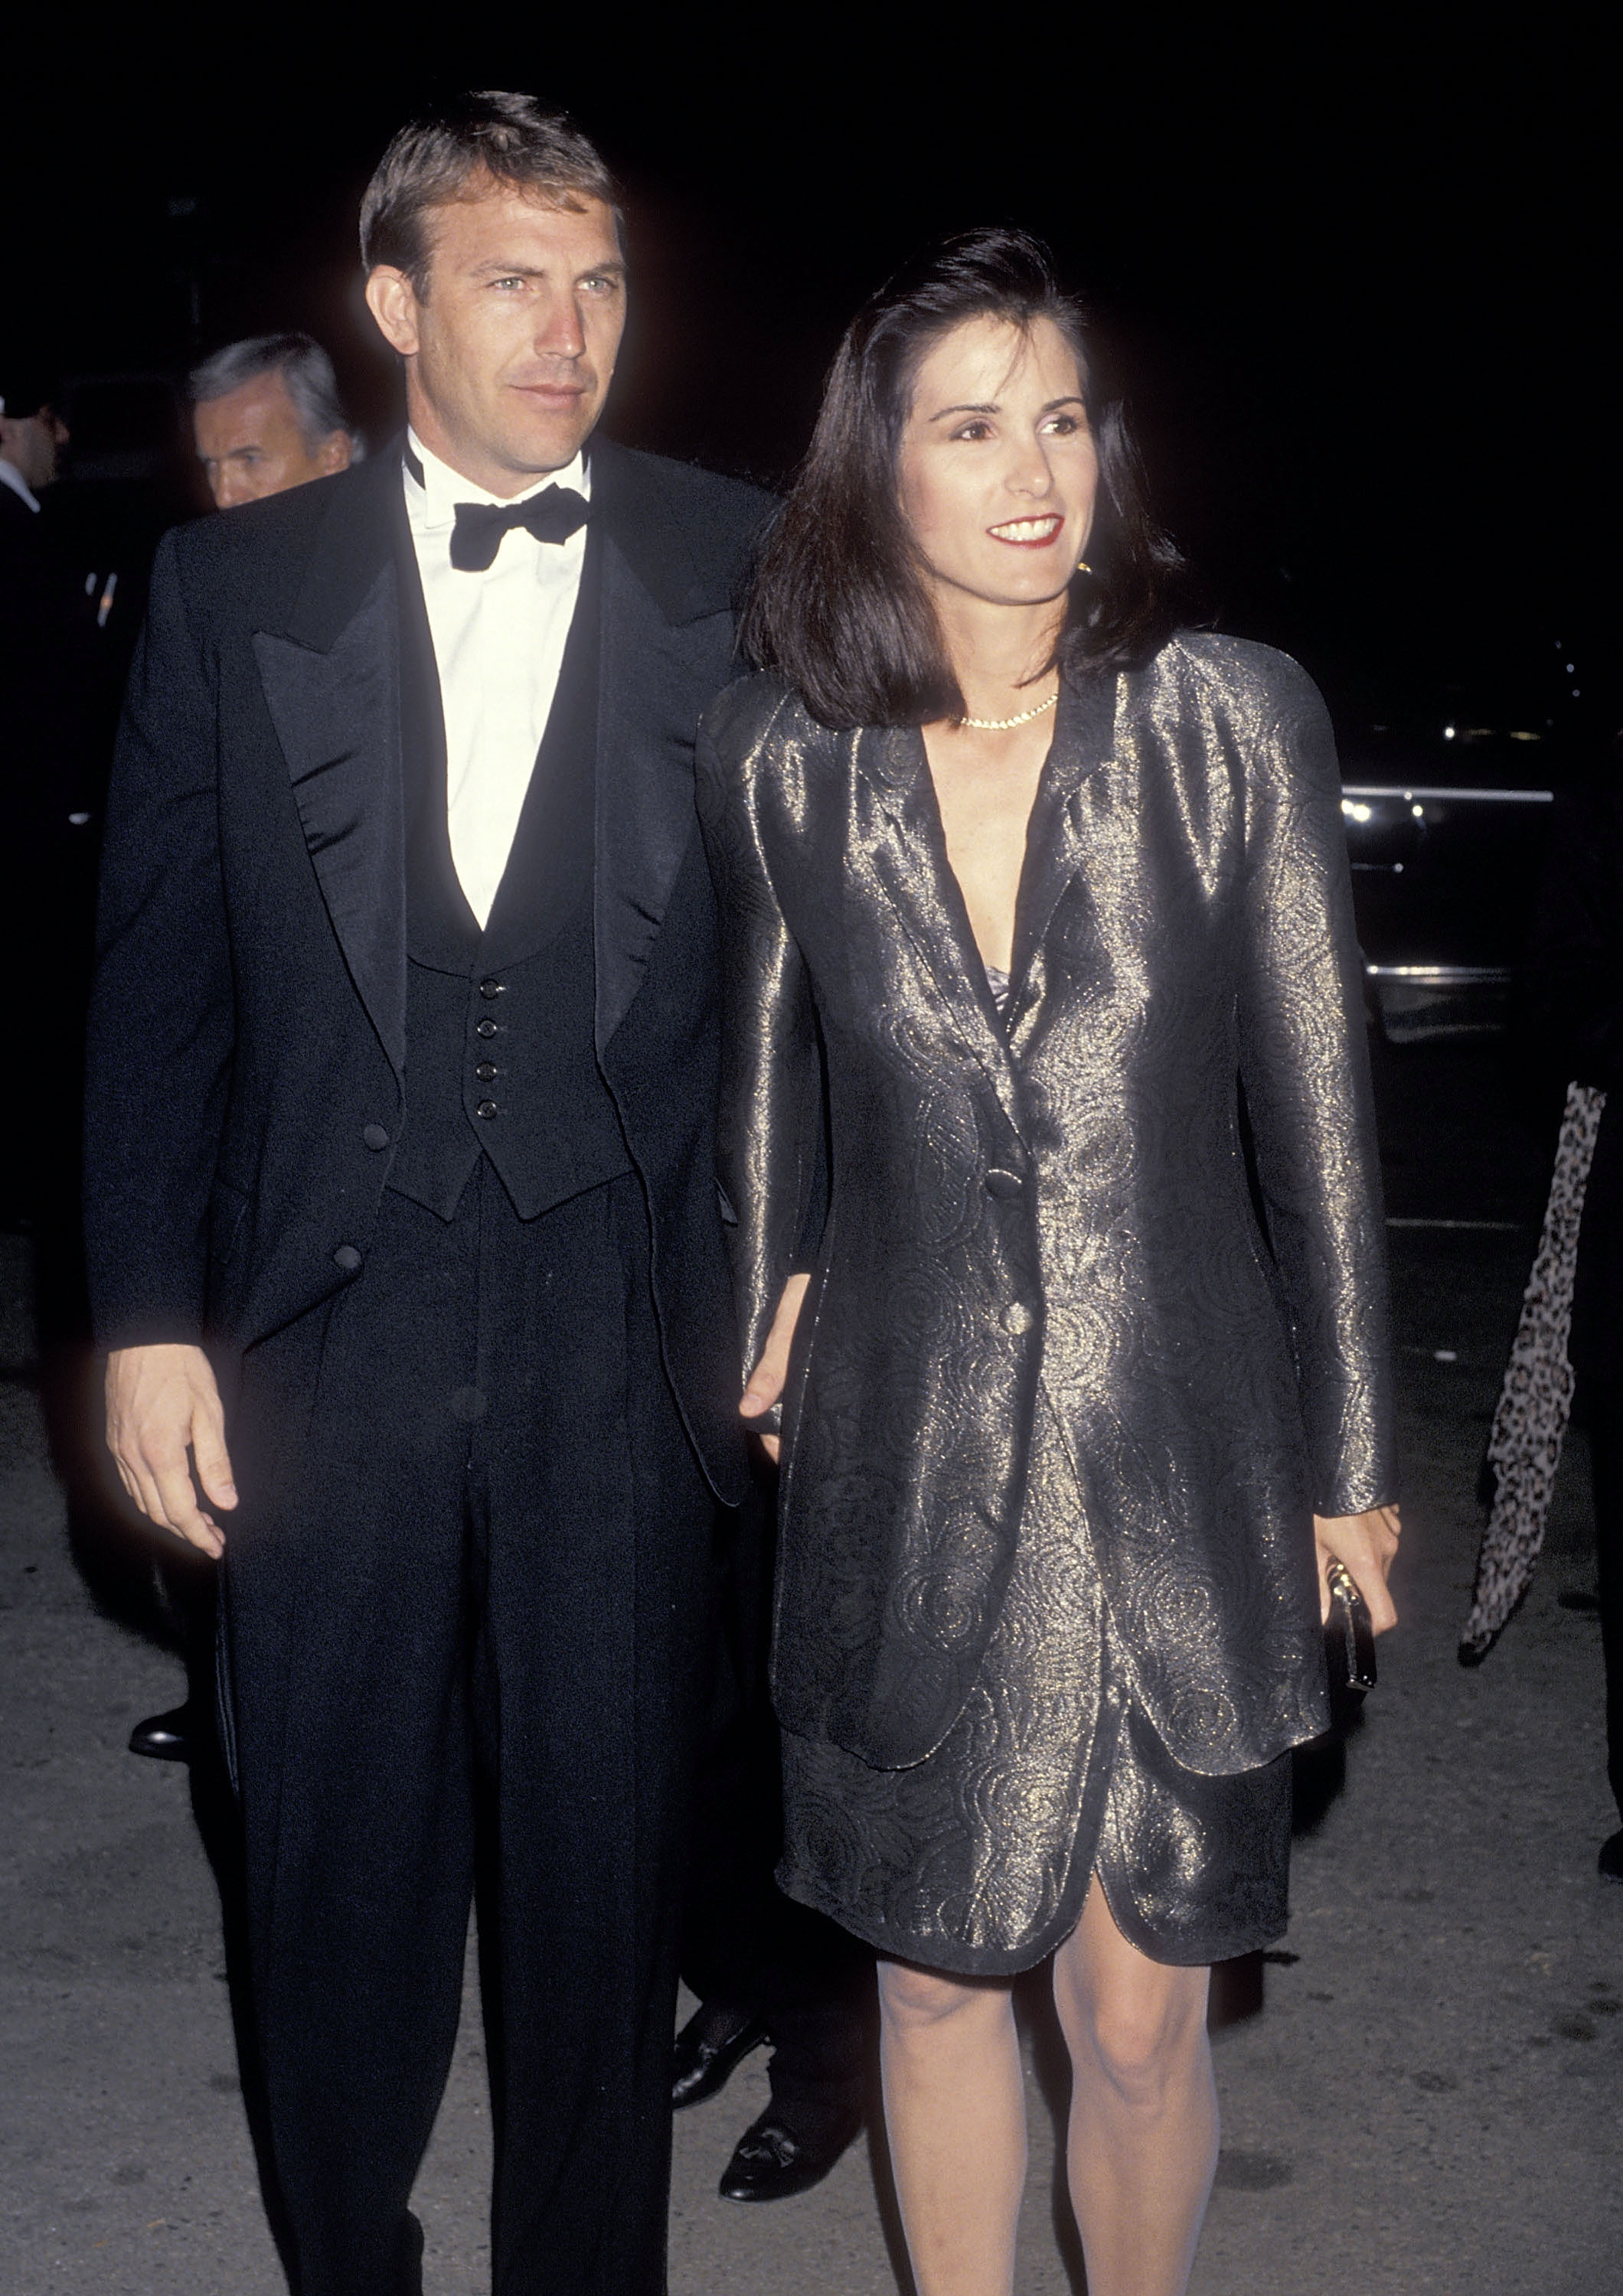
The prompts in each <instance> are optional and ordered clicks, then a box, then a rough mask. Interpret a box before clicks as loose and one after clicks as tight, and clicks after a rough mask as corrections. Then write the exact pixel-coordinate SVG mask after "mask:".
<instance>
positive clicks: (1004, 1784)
mask: <svg viewBox="0 0 1623 2296" xmlns="http://www.w3.org/2000/svg"><path fill="white" fill-rule="evenodd" d="M1134 468H1135V466H1134V463H1133V456H1132V452H1131V448H1130V447H1129V445H1128V442H1127V439H1126V437H1125V430H1124V428H1123V425H1122V422H1121V418H1120V415H1119V413H1118V412H1117V411H1116V410H1113V409H1110V408H1108V407H1105V406H1101V405H1100V403H1099V402H1098V399H1097V397H1096V393H1095V387H1094V384H1093V381H1092V375H1091V373H1090V369H1089V364H1088V358H1087V350H1086V343H1085V338H1084V333H1083V323H1082V320H1081V318H1080V316H1079V315H1078V313H1077V311H1076V309H1075V307H1074V306H1073V305H1071V304H1070V303H1069V302H1067V300H1065V299H1063V298H1062V297H1061V295H1060V294H1059V291H1058V289H1057V287H1056V284H1055V283H1054V280H1053V277H1052V275H1051V273H1050V269H1049V266H1048V264H1047V260H1046V258H1045V257H1044V255H1043V253H1042V250H1041V249H1039V248H1038V247H1037V246H1036V245H1035V244H1034V242H1031V241H1029V240H1027V239H1026V238H1024V237H1023V236H1022V235H1021V234H1016V233H1010V232H982V233H976V234H967V235H965V236H963V237H960V238H959V239H956V240H953V241H950V242H944V243H943V245H942V246H940V247H938V248H936V249H935V250H931V251H930V252H929V253H928V254H927V255H926V256H925V257H923V258H920V259H919V262H918V263H917V264H915V265H914V266H912V267H911V268H910V270H909V271H908V272H906V273H904V274H902V275H900V276H898V278H896V279H894V280H893V281H892V282H891V283H889V285H888V286H887V287H886V289H884V290H883V291H881V292H880V294H879V295H877V297H876V298H875V299H873V301H872V302H871V303H870V304H869V306H867V307H866V308H865V309H864V310H863V311H862V312H861V314H860V315H859V316H858V317H857V319H856V320H855V321H854V322H853V325H852V328H851V329H850V331H849V332H848V334H847V336H846V339H845V341H844V345H843V346H842V348H841V351H840V354H839V357H838V358H837V360H836V365H835V367H834V370H833V373H832V374H831V376H830V379H829V383H828V391H827V395H826V398H825V401H824V405H823V408H822V412H821V415H820V421H819V425H818V429H817V432H816V435H815V438H814V439H813V443H812V446H811V451H810V454H809V455H808V458H807V462H806V464H805V466H804V469H803V472H802V474H801V477H800V479H799V480H798V482H797V484H796V487H795V490H794V492H793V494H792V495H791V497H790V500H789V502H788V504H787V509H786V512H785V514H784V517H783V520H782V521H781V522H780V524H779V529H778V530H777V532H776V535H775V537H774V538H773V540H772V542H771V544H770V547H769V550H768V553H767V556H766V559H765V561H764V563H763V565H762V570H761V573H760V577H759V578H758V581H757V585H756V588H755V592H754V598H753V601H752V604H751V607H750V609H749V612H748V615H747V617H746V641H747V642H748V643H750V644H752V646H753V650H754V654H755V657H756V659H757V660H762V661H764V662H765V663H767V664H768V665H769V668H768V669H767V671H766V673H765V674H764V675H762V676H758V677H754V678H752V679H750V680H747V681H746V682H744V683H742V684H740V685H737V686H734V687H733V688H731V689H730V690H729V693H727V694H725V695H724V696H723V697H722V699H721V701H719V702H718V703H717V704H716V705H715V707H714V708H713V710H712V712H711V713H710V717H709V719H708V721H707V726H706V734H705V737H704V741H703V742H702V743H701V764H700V803H701V809H702V811H703V813H704V820H705V829H706V836H707V840H708V842H709V848H710V853H711V860H712V865H713V870H714V873H715V875H716V879H717V883H718V888H719V890H720V893H721V907H722V931H723V936H724V978H725V980H726V983H727V998H728V1004H727V1008H726V1014H725V1037H724V1050H723V1088H722V1090H723V1105H722V1115H721V1171H720V1174H719V1179H720V1186H721V1200H722V1210H723V1215H724V1217H726V1218H728V1219H729V1223H730V1234H731V1236H732V1240H733V1245H734V1265H735V1273H736V1276H737V1286H738V1290H739V1293H740V1298H741V1302H742V1306H743V1311H744V1314H745V1318H746V1332H745V1346H746V1362H747V1363H748V1364H749V1365H752V1366H754V1368H753V1371H752V1374H751V1376H750V1379H749V1381H748V1384H747V1388H746V1394H745V1398H744V1403H743V1406H742V1407H743V1408H744V1410H745V1412H746V1415H750V1416H752V1417H753V1419H754V1423H756V1424H757V1425H758V1426H761V1427H762V1429H763V1431H766V1430H770V1429H773V1428H774V1427H775V1424H776V1423H775V1420H774V1419H773V1418H772V1416H771V1414H772V1413H773V1412H774V1411H775V1410H776V1409H777V1408H778V1407H779V1398H782V1409H783V1430H782V1443H783V1462H782V1489H781V1502H780V1505H781V1531H780V1559H779V1587H778V1594H777V1614H776V1628H775V1636H774V1660H773V1671H774V1686H775V1695H776V1701H777V1706H778V1711H779V1718H780V1720H781V1722H782V1725H783V1729H784V1760H785V1792H786V1808H787V1837H786V1847H785V1854H784V1862H783V1866H782V1868H781V1871H780V1879H781V1880H782V1881H783V1882H784V1885H785V1887H786V1888H787V1890H789V1891H790V1893H791V1894H792V1895H794V1896H795V1897H796V1898H800V1899H802V1900H803V1902H805V1903H807V1904H809V1905H812V1906H815V1907H820V1909H821V1910H823V1911H825V1912H827V1913H829V1914H831V1915H833V1916H834V1917H835V1918H836V1920H838V1921H840V1922H843V1923H844V1924H845V1925H846V1926H847V1927H848V1928H849V1929H851V1930H853V1931H855V1932H856V1934H858V1935H859V1936H861V1937H863V1938H865V1939H869V1941H870V1942H871V1943H872V1944H873V1945H874V1946H876V1947H877V1949H878V1952H879V1955H880V1999H881V2008H882V2050H883V2068H884V2077H885V2097H886V2120H887V2126H888V2129H889V2134H890V2139H891V2147H892V2153H893V2158H894V2165H895V2171H896V2181H897V2188H898V2192H899V2194H900V2198H901V2202H902V2215H903V2218H904V2222H905V2225H906V2229H907V2236H908V2243H909V2248H910V2253H911V2258H912V2263H913V2269H914V2274H915V2277H916V2279H917V2283H918V2286H919V2292H920V2296H1006V2292H1007V2291H1008V2290H1009V2289H1010V2288H1011V2286H1012V2272H1013V2256H1014V2233H1015V2221H1016V2217H1017V2210H1018V2204H1019V2194H1020V2187H1021V2182H1022V2179H1023V2175H1024V2163H1025V2129H1024V2118H1023V2107H1022V2084H1021V2077H1020V2067H1019V2058H1018V2051H1017V2044H1016V2038H1015V2029H1014V2023H1013V2018H1012V2013H1011V2010H1010V2005H1009V1989H1008V1985H1007V1983H1006V1982H1003V1983H999V1982H995V1981H993V1982H990V1983H989V1982H988V1981H987V1980H1008V1979H1009V1978H1010V1977H1011V1976H1012V1975H1013V1974H1014V1973H1015V1972H1017V1971H1019V1970H1022V1969H1025V1968H1028V1967H1030V1966H1031V1965H1033V1964H1035V1963H1036V1962H1038V1961H1041V1960H1042V1959H1043V1958H1044V1957H1045V1956H1049V1955H1050V1954H1051V1955H1052V1956H1053V1970H1054V1988H1055V1995H1056V1999H1057V2003H1058V2005H1059V2014H1060V2018H1061V2021H1062V2024H1063V2027H1064V2030H1065V2032H1066V2036H1067V2042H1068V2045H1069V2046H1070V2050H1071V2054H1072V2058H1073V2063H1074V2068H1075V2084H1074V2102H1073V2106H1072V2115H1071V2128H1070V2143H1069V2173H1070V2180H1071V2189H1072V2194H1073V2198H1074V2200H1075V2206H1076V2211H1077V2217H1078V2220H1079V2223H1080V2226H1081V2229H1082V2235H1083V2247H1084V2250H1085V2252H1086V2257H1087V2266H1088V2277H1089V2287H1090V2289H1091V2291H1092V2296H1175V2292H1176V2291H1178V2290H1181V2289H1182V2287H1183V2285H1184V2284H1185V2281H1186V2279H1187V2276H1188V2272H1189V2267H1190V2260H1191V2259H1192V2255H1193V2251H1194V2243H1195V2238H1196V2235H1197V2234H1198V2231H1199V2223H1200V2218H1201V2216H1202V2213H1203V2211H1204V2208H1205V2204H1206V2197H1207V2191H1208V2189H1209V2185H1210V2181H1211V2175H1212V2170H1213V2168H1214V2165H1215V2157H1216V2129H1217V2123H1216V2108H1215V2096H1214V2092H1213V2087H1212V2078H1211V2069H1210V2061H1209V2056H1208V2054H1207V2044H1206V2029H1205V2008H1206V1994H1207V1970H1208V1968H1209V1965H1210V1964H1211V1963H1212V1962H1213V1961H1215V1960H1220V1959H1225V1958H1228V1957H1229V1956H1233V1955H1236V1954H1239V1953H1242V1952H1245V1951H1247V1950H1248V1949H1250V1948H1254V1947H1258V1946H1261V1945H1263V1944H1265V1943H1266V1942H1267V1941H1268V1940H1269V1939H1272V1938H1274V1937H1277V1936H1278V1935H1279V1934H1280V1932H1281V1931H1282V1929H1283V1927H1284V1925H1285V1919H1286V1878H1287V1866H1288V1861H1289V1825H1290V1786H1289V1759H1288V1758H1289V1750H1290V1748H1291V1747H1292V1746H1294V1745H1296V1744H1298V1743H1301V1742H1302V1741H1304V1740H1306V1739H1308V1738H1311V1737H1313V1736H1314V1735H1315V1734H1317V1733H1318V1732H1319V1731H1320V1730H1322V1728H1323V1727H1324V1726H1325V1722H1326V1719H1327V1713H1326V1691H1325V1678H1324V1655H1323V1642H1322V1631H1321V1624H1320V1620H1321V1605H1322V1601H1323V1600H1324V1599H1326V1598H1325V1595H1324V1586H1325V1579H1324V1574H1325V1572H1326V1570H1327V1569H1328V1568H1329V1567H1330V1565H1331V1562H1332V1561H1333V1560H1339V1562H1341V1563H1342V1564H1343V1565H1344V1566H1345V1567H1346V1568H1347V1570H1349V1571H1350V1572H1351V1574H1352V1576H1353V1577H1354V1579H1355V1580H1356V1582H1357V1584H1358V1586H1359V1587H1360V1588H1361V1589H1362V1591H1363V1595H1364V1598H1365V1599H1366V1601H1367V1602H1368V1604H1369V1606H1370V1609H1371V1611H1372V1615H1373V1619H1374V1623H1375V1624H1376V1626H1377V1628H1380V1627H1384V1626H1387V1625H1389V1624H1391V1623H1392V1621H1393V1618H1394V1615H1395V1614H1394V1612H1393V1610H1392V1606H1391V1603H1390V1600H1389V1597H1388V1594H1387V1588H1386V1572H1387V1568H1388V1563H1389V1561H1390V1558H1391V1555H1392V1554H1393V1552H1394V1551H1395V1549H1396V1533H1397V1525H1396V1513H1395V1512H1394V1510H1393V1508H1392V1506H1391V1504H1390V1502H1391V1500H1392V1498H1393V1495H1394V1469H1393V1447H1392V1432H1391V1416H1392V1415H1391V1398H1390V1384H1389V1374H1388V1363H1387V1355H1386V1297H1385V1276H1384V1266H1383V1256H1382V1222H1381V1215H1380V1199H1379V1189H1378V1184H1377V1178H1376V1169H1375V1153H1374V1139H1373V1128H1372V1112H1371V1105H1370V1093H1369V1081H1368V1074H1367V1063H1366V1060H1365V1054H1364V1046H1363V1021H1362V1013H1361V1001H1360V996H1359V988H1358V979H1357V964H1356V951H1355V943H1354V938H1353V928H1352V919H1351V912H1350V906H1349V898H1348V881H1347V860H1346V852H1345V847H1344V842H1343V838H1342V832H1341V818H1340V784H1339V777H1338V774H1337V770H1336V761H1335V753H1334V748H1333V744H1332V742H1331V733H1330V728H1329V725H1328V722H1327V720H1326V717H1325V715H1324V710H1323V707H1322V703H1321V701H1319V698H1318V695H1317V694H1316V693H1315V692H1314V687H1313V686H1312V685H1311V683H1310V682H1309V680H1308V679H1307V678H1306V676H1304V674H1303V673H1302V671H1301V670H1300V669H1298V668H1297V666H1296V665H1295V664H1294V663H1293V662H1291V661H1289V660H1287V659H1286V658H1285V657H1284V656H1283V655H1281V654H1277V653H1274V652H1270V651H1269V650H1268V649H1267V648H1265V647H1262V646H1257V645H1251V644H1242V643H1240V642H1238V641H1235V640H1232V639H1227V638H1222V637H1215V636H1210V635H1199V634H1191V633H1188V632H1183V633H1179V632H1177V631H1176V630H1175V628H1174V625H1173V620H1172V616H1171V611H1170V609H1169V607H1168V605H1167V603H1166V594H1167V583H1168V578H1169V576H1170V575H1171V574H1172V572H1173V571H1174V569H1175V557H1174V553H1172V551H1171V549H1170V546H1169V545H1167V544H1166V542H1165V541H1164V540H1163V539H1162V538H1161V537H1158V535H1157V534H1156V532H1155V530H1154V529H1153V528H1152V527H1151V525H1150V524H1149V520H1148V518H1147V516H1146V515H1145V512H1144V511H1143V509H1142V507H1141V502H1140V498H1139V494H1138V490H1137V487H1136V483H1135V478H1134ZM1247 1129H1248V1131H1249V1136H1250V1142H1251V1147H1252V1158H1251V1165H1252V1169H1251V1172H1250V1174H1249V1175H1248V1163H1247V1154H1246V1148H1245V1139H1246V1133H1247ZM825 1203H826V1207H827V1211H826V1218H824V1217H823V1207H824V1205H825ZM1259 1214H1260V1217H1259ZM766 1439H767V1442H768V1446H769V1448H771V1449H773V1450H775V1449H776V1448H777V1445H778V1441H779V1437H778V1435H777V1433H776V1432H768V1433H767V1435H766ZM1315 1556H1316V1564H1315Z"/></svg>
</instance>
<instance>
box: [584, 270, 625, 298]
mask: <svg viewBox="0 0 1623 2296" xmlns="http://www.w3.org/2000/svg"><path fill="white" fill-rule="evenodd" d="M581 286H582V287H583V288H584V289H585V290H586V292H587V293H588V294H589V295H615V294H618V293H619V291H620V281H619V279H618V277H617V276H616V275H615V274H614V272H612V271H603V272H596V271H595V272H593V273H592V275H591V276H590V277H589V278H588V279H582V281H581Z"/></svg>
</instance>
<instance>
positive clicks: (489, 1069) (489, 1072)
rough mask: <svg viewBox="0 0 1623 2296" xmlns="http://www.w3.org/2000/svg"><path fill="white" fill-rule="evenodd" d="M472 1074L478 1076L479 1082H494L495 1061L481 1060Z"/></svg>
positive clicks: (495, 1072)
mask: <svg viewBox="0 0 1623 2296" xmlns="http://www.w3.org/2000/svg"><path fill="white" fill-rule="evenodd" d="M496 1074H497V1070H496V1063H495V1062H494V1061H481V1062H480V1063H479V1066H478V1067H477V1068H476V1069H475V1070H474V1075H475V1076H476V1077H477V1078H479V1081H480V1083H481V1084H494V1083H495V1081H496Z"/></svg>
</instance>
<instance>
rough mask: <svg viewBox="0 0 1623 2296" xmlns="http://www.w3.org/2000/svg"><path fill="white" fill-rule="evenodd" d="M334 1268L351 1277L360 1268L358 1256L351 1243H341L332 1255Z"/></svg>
mask: <svg viewBox="0 0 1623 2296" xmlns="http://www.w3.org/2000/svg"><path fill="white" fill-rule="evenodd" d="M333 1265H334V1267H342V1270H343V1272H344V1274H345V1275H354V1273H355V1271H356V1269H357V1268H358V1267H359V1266H360V1254H359V1252H358V1251H357V1250H356V1249H355V1246H354V1245H353V1244H352V1243H341V1244H340V1245H339V1247H338V1249H337V1251H335V1252H334V1254H333Z"/></svg>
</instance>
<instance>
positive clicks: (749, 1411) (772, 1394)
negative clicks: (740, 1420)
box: [738, 1275, 811, 1459]
mask: <svg viewBox="0 0 1623 2296" xmlns="http://www.w3.org/2000/svg"><path fill="white" fill-rule="evenodd" d="M810 1282H811V1277H810V1276H809V1275H791V1276H790V1278H789V1280H788V1282H787V1283H786V1284H785V1285H784V1287H783V1297H782V1299H781V1300H779V1302H778V1313H777V1314H776V1315H775V1316H773V1318H772V1328H771V1330H770V1332H769V1333H767V1335H766V1345H765V1347H763V1348H762V1350H761V1360H760V1362H759V1363H758V1364H757V1365H755V1368H754V1371H753V1372H751V1374H750V1375H749V1384H748V1386H747V1387H746V1389H745V1390H744V1400H743V1401H742V1402H741V1403H740V1404H739V1406H738V1408H739V1410H740V1411H741V1412H742V1413H743V1415H744V1416H745V1417H746V1419H758V1418H759V1417H760V1415H761V1414H762V1412H763V1411H770V1409H771V1407H772V1406H773V1405H774V1404H775V1403H776V1402H777V1401H778V1398H779V1396H780V1395H781V1394H782V1393H783V1383H784V1382H785V1380H786V1379H787V1377H788V1375H789V1345H790V1342H791V1341H792V1340H793V1339H794V1337H795V1324H797V1323H799V1321H800V1303H801V1301H802V1300H803V1299H804V1298H805V1296H806V1286H807V1284H808V1283H810ZM761 1440H762V1446H763V1447H764V1449H765V1451H766V1455H767V1457H768V1458H769V1459H775V1458H776V1457H777V1456H778V1452H779V1442H778V1438H777V1436H776V1435H766V1434H763V1435H762V1438H761Z"/></svg>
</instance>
